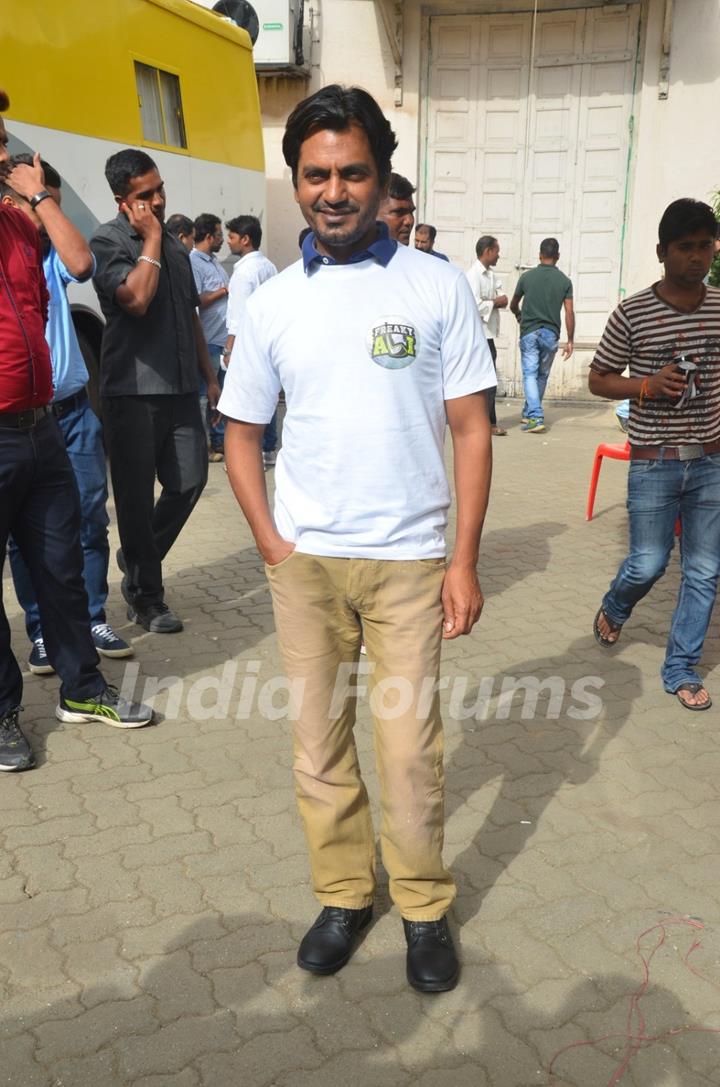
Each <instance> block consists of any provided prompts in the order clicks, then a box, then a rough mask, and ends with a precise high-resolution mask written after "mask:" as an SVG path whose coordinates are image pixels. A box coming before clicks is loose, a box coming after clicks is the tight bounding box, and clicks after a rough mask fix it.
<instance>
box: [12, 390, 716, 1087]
mask: <svg viewBox="0 0 720 1087" xmlns="http://www.w3.org/2000/svg"><path fill="white" fill-rule="evenodd" d="M517 407H518V406H517V404H507V403H504V402H503V403H502V404H501V410H500V414H501V416H502V418H503V420H504V421H505V422H506V423H508V424H511V425H512V429H511V433H510V435H509V436H508V437H507V438H502V439H496V441H495V453H496V471H495V484H494V491H493V497H492V508H491V513H490V516H489V520H488V525H487V531H486V536H485V542H484V546H483V553H482V562H481V567H482V583H483V587H484V590H485V593H486V597H487V605H486V612H485V615H484V617H483V620H482V623H481V625H480V626H479V627H478V628H477V630H476V633H475V634H473V636H472V637H469V638H465V639H461V640H459V641H457V642H453V643H451V644H449V645H448V646H447V647H446V651H445V654H444V668H443V674H444V675H445V676H446V677H447V678H448V689H447V690H446V691H445V692H444V695H443V697H444V699H445V706H446V720H447V744H446V747H447V760H446V761H447V784H448V804H447V808H448V811H447V857H448V859H449V861H450V862H451V863H452V867H453V869H454V871H455V873H456V876H457V879H458V883H459V888H460V893H459V897H458V900H457V905H456V908H455V911H454V923H455V926H456V931H457V934H458V940H459V944H460V946H461V951H462V957H463V962H464V971H463V976H462V981H461V984H460V985H459V987H458V988H457V990H456V991H455V992H453V993H451V994H447V995H443V996H437V997H431V996H430V997H429V996H425V997H421V996H420V995H418V994H415V993H413V992H411V991H409V990H408V989H407V987H406V984H405V981H404V954H403V941H402V934H401V928H400V923H399V920H398V918H397V915H396V914H395V913H394V912H393V911H392V910H391V908H390V904H389V901H388V897H387V891H386V886H383V888H382V890H381V894H380V895H379V900H378V904H377V906H378V908H377V913H376V921H375V923H374V925H373V927H372V928H371V930H370V931H369V933H368V935H367V938H366V939H365V941H364V943H363V944H362V946H361V947H360V949H359V950H358V952H357V954H356V956H355V957H354V959H353V960H352V962H351V963H350V965H349V966H348V967H347V968H346V969H345V970H343V971H342V972H341V973H340V974H339V975H337V976H335V977H333V978H327V979H318V978H314V977H310V976H308V975H306V974H304V973H302V972H301V971H299V970H298V969H297V968H296V966H295V965H294V952H295V948H296V944H297V940H298V938H299V937H300V936H301V935H302V933H303V932H304V930H305V928H306V926H307V925H308V923H309V922H310V921H311V919H312V918H313V917H314V915H315V913H316V905H315V903H314V900H313V899H312V896H311V895H310V893H309V891H308V886H307V868H306V860H305V852H304V845H303V839H302V835H301V832H300V829H299V826H298V821H297V818H296V814H295V807H294V800H293V792H292V784H291V776H290V743H289V739H288V731H287V722H286V721H284V720H283V719H282V718H281V717H280V718H279V719H276V720H272V719H269V717H270V716H271V715H272V706H273V705H275V706H277V707H279V712H282V703H283V695H282V691H276V692H275V695H274V701H273V699H272V697H271V696H272V685H270V686H268V682H269V681H271V680H272V678H273V677H274V676H276V675H278V674H279V673H280V671H281V670H280V667H279V661H278V656H277V650H276V646H275V640H274V636H273V622H272V616H271V611H270V603H269V596H268V591H267V588H266V585H265V582H264V579H263V575H262V570H261V566H260V563H259V561H258V558H257V555H256V553H255V551H254V550H253V547H252V545H251V541H250V537H249V534H248V531H247V529H246V527H245V524H244V522H243V520H242V517H241V516H240V514H239V512H238V510H237V509H236V507H235V504H234V501H233V499H232V497H231V495H230V493H229V489H228V486H227V480H226V476H225V474H224V472H223V471H222V466H220V465H213V466H211V468H210V472H211V478H210V483H209V485H208V488H207V491H206V493H205V495H204V497H203V500H202V502H201V504H200V506H199V508H198V510H197V511H196V513H195V514H194V516H193V519H192V521H191V523H190V525H189V527H188V529H187V531H186V532H185V534H184V536H183V537H182V539H181V541H180V543H179V544H178V546H177V547H176V549H175V551H174V552H173V555H172V561H171V562H170V563H169V564H168V567H167V590H168V598H169V600H170V601H171V603H172V604H173V605H174V606H175V607H176V608H177V610H178V611H179V612H180V613H181V614H182V615H183V616H184V618H185V620H186V629H185V632H184V633H183V634H180V635H177V636H173V637H161V636H157V635H155V636H153V635H147V634H143V635H141V636H139V637H137V636H136V633H137V630H138V629H139V628H135V627H128V626H127V625H125V624H124V620H123V611H122V608H121V606H120V598H119V592H118V574H117V572H116V571H113V574H112V579H113V580H112V595H111V609H110V611H111V616H110V617H111V619H112V621H113V622H115V623H116V624H117V625H118V627H120V628H121V629H123V631H124V633H126V634H127V635H132V636H133V638H134V644H135V649H136V655H137V656H136V660H137V662H138V664H139V666H140V669H141V674H140V676H139V677H138V679H137V686H136V693H138V694H140V693H142V690H143V689H144V684H145V680H146V679H147V677H159V678H165V679H168V677H173V676H174V677H176V679H175V681H172V679H170V682H171V683H174V685H173V686H172V687H171V689H170V691H169V692H168V691H165V692H164V693H161V694H160V695H159V696H158V698H157V701H156V705H157V708H158V709H159V710H161V711H162V712H163V713H164V714H165V718H164V719H161V720H160V722H159V724H158V727H157V728H153V729H146V730H143V731H138V732H135V733H132V732H130V733H123V732H120V731H117V730H114V729H112V728H108V727H106V726H103V725H99V724H97V725H84V726H76V727H75V726H61V725H58V723H57V722H56V721H55V719H54V717H53V713H52V709H53V706H54V697H55V689H56V688H55V681H54V679H53V678H52V677H51V678H49V679H45V680H39V679H37V678H34V677H31V676H28V678H27V685H26V692H25V700H24V701H25V707H26V709H25V714H24V724H25V727H26V729H27V730H28V733H29V735H30V738H31V740H32V743H33V746H34V748H35V750H36V752H37V754H38V768H37V769H36V770H34V771H32V772H30V773H27V774H23V775H12V776H11V775H4V776H3V780H2V781H1V782H0V787H1V788H2V790H3V799H2V813H3V815H2V822H1V824H0V834H1V836H2V852H1V853H0V865H1V869H0V871H1V875H2V880H1V882H0V902H1V903H2V905H1V906H0V997H1V999H2V1012H1V1013H0V1018H1V1020H2V1023H1V1026H0V1037H1V1038H2V1042H1V1044H0V1054H1V1057H0V1084H11V1085H12V1087H51V1085H52V1087H60V1085H63V1087H120V1085H122V1087H125V1085H130V1084H132V1085H133V1087H266V1085H274V1087H311V1085H312V1087H335V1085H337V1084H341V1085H342V1084H345V1085H349V1087H354V1085H355V1084H358V1085H359V1084H363V1085H367V1087H405V1085H410V1084H413V1085H418V1087H486V1085H487V1087H530V1085H534V1084H541V1085H542V1084H550V1083H554V1084H556V1087H561V1085H567V1087H569V1085H578V1087H605V1085H606V1084H608V1085H610V1084H616V1083H620V1084H622V1085H623V1087H624V1085H626V1084H627V1085H636V1087H696V1085H700V1084H704V1085H705V1084H713V1085H716V1084H717V1083H718V1082H719V1077H720V1072H719V1071H718V1069H719V1068H720V1033H709V1032H708V1033H701V1032H699V1029H698V1028H713V1029H714V1030H717V1031H720V987H719V986H720V928H719V925H720V868H719V866H718V863H717V855H718V847H719V845H720V806H719V805H718V786H717V781H718V775H719V772H720V753H719V752H718V743H717V725H718V714H719V713H720V668H718V664H719V662H720V656H719V652H720V643H719V642H718V638H717V627H716V626H715V627H714V628H713V631H712V635H713V636H712V637H711V638H710V639H709V642H708V644H707V646H706V658H705V663H706V664H707V667H708V672H709V678H708V683H709V686H710V688H711V690H714V691H715V695H716V699H717V703H718V708H717V709H715V708H714V709H712V710H711V711H710V712H709V713H704V714H690V713H688V712H686V711H682V710H681V709H680V708H679V707H678V705H677V703H676V702H675V701H674V700H673V699H672V698H670V697H669V696H668V695H666V694H664V693H663V691H662V689H661V687H660V683H659V679H658V669H659V666H660V662H661V658H662V653H663V643H664V640H665V637H666V632H667V627H668V621H669V616H670V610H671V605H672V601H673V598H674V594H675V592H676V588H677V564H676V562H674V563H673V567H672V570H671V571H670V573H669V574H668V576H667V577H666V578H665V580H664V582H662V583H661V584H660V585H659V586H657V587H656V589H655V591H654V592H653V593H652V595H651V597H650V598H649V599H648V600H647V601H646V602H645V604H644V605H643V606H642V607H641V609H639V610H638V612H637V615H636V617H635V618H634V619H633V620H632V621H631V623H630V624H628V626H627V627H626V630H625V631H624V632H623V638H622V644H621V647H619V648H618V649H617V650H615V651H612V652H611V653H606V652H603V651H602V650H600V649H599V648H598V647H597V646H596V645H595V642H594V641H593V638H592V635H591V633H590V626H591V621H592V617H593V614H594V612H595V610H596V608H597V606H598V602H599V599H600V596H601V594H602V592H603V591H604V589H605V588H606V585H607V583H608V581H609V579H610V577H611V575H612V574H613V573H614V571H615V568H616V565H617V562H618V560H619V559H620V558H621V556H622V554H623V548H624V533H625V513H624V507H623V491H624V480H625V474H626V473H625V467H624V465H622V464H619V463H617V462H612V463H611V462H606V464H605V467H604V468H603V472H602V476H601V481H600V493H599V498H598V516H597V518H596V519H595V520H594V521H593V522H592V523H591V524H586V523H585V521H584V520H583V513H584V503H585V492H586V488H587V482H588V477H589V472H590V463H591V458H592V453H593V450H594V447H595V445H596V444H597V443H598V442H599V441H601V440H611V441H615V440H622V438H621V435H620V434H619V432H618V431H615V430H614V429H613V426H612V415H611V413H610V412H609V410H607V409H605V408H602V407H601V408H598V409H597V410H596V409H583V408H576V409H575V408H567V407H566V408H563V409H562V410H561V409H559V408H554V409H551V411H550V413H549V414H550V419H551V421H552V423H553V425H552V427H551V428H550V429H549V430H548V432H547V433H546V434H545V435H543V436H540V435H526V434H522V433H520V431H519V429H518V424H519V419H518V411H517ZM4 590H5V598H6V600H7V601H8V605H9V610H10V611H11V613H12V614H13V616H14V619H13V628H14V634H15V645H16V646H17V647H19V649H20V650H21V652H22V653H23V654H24V653H25V649H26V646H25V642H24V636H23V634H22V629H21V624H20V622H19V618H18V616H17V609H16V606H15V605H14V604H13V603H12V600H13V597H12V591H11V588H10V587H9V586H8V584H7V583H6V584H5V585H4ZM223 672H224V682H220V681H221V680H222V677H223ZM107 673H108V675H109V676H110V677H112V679H113V681H115V682H117V683H121V682H122V681H123V679H124V680H125V682H126V684H128V683H130V682H131V681H132V678H133V675H134V673H133V672H127V673H125V672H124V668H123V666H122V663H121V662H115V663H111V664H110V665H109V667H108V668H107ZM509 677H534V678H535V679H536V680H537V681H540V682H544V681H548V683H547V684H546V686H545V687H544V689H543V690H542V691H541V692H540V697H539V699H538V700H537V704H536V705H535V706H533V701H534V696H532V692H531V693H530V695H528V694H527V693H526V691H524V690H522V689H521V690H519V691H518V692H517V693H516V694H515V696H514V698H512V693H511V691H512V686H513V681H512V679H509ZM593 677H595V678H593ZM213 680H214V681H215V682H214V684H213V682H212V681H213ZM503 683H504V684H505V692H506V693H505V698H504V699H503V697H502V690H503ZM213 688H214V689H213ZM508 689H510V694H508ZM511 700H512V704H511ZM269 710H270V713H268V711H269ZM262 711H264V712H262ZM276 716H277V715H276ZM358 731H359V739H360V745H361V748H362V758H363V764H364V766H365V767H366V771H367V777H368V780H369V781H370V783H371V788H372V791H373V795H375V793H376V779H375V774H374V770H373V765H372V743H371V735H370V730H369V725H368V716H367V713H366V711H365V710H363V712H362V714H361V721H360V725H359V728H358ZM674 919H675V921H677V923H675V921H674ZM677 919H680V920H677ZM683 919H684V920H683ZM688 919H696V920H695V921H692V920H691V921H688ZM660 925H664V926H665V929H661V928H658V927H654V926H660ZM701 925H702V926H703V927H702V928H700V927H699V926H701ZM694 926H698V927H694ZM646 930H653V931H651V932H650V933H649V935H646V936H645V937H644V938H643V939H642V941H641V946H642V948H643V949H644V954H645V957H646V958H647V957H648V956H649V954H650V951H651V950H652V948H653V946H654V945H655V943H656V942H657V941H659V940H661V939H662V937H663V935H665V942H664V944H663V945H662V946H661V947H660V948H659V949H658V951H657V953H656V955H655V957H654V958H653V960H652V963H651V967H650V984H649V987H648V989H647V994H646V995H645V996H644V997H643V998H642V1000H641V1001H640V1002H639V1004H638V1003H637V1002H635V1003H633V995H634V994H636V995H637V994H638V992H640V987H641V984H642V982H643V976H644V975H643V966H642V963H641V961H640V959H639V958H638V955H637V953H636V940H637V939H638V938H639V937H640V935H641V934H642V933H643V932H645V931H646ZM696 939H699V940H700V941H701V945H700V946H699V947H697V948H695V949H694V950H693V951H692V956H691V958H690V959H689V961H688V963H687V964H686V963H685V962H684V959H685V956H686V955H687V953H688V951H689V950H690V949H691V948H692V947H693V942H694V941H695V940H696ZM691 968H692V970H691ZM692 971H695V973H693V972H692ZM699 975H702V976H699ZM683 1028H685V1029H683ZM677 1032H680V1033H677ZM608 1035H610V1037H607V1036H608ZM628 1035H631V1036H632V1037H633V1038H634V1041H632V1040H631V1041H628ZM598 1039H602V1040H598ZM643 1039H655V1040H643ZM573 1043H586V1044H585V1045H576V1046H575V1048H570V1049H566V1050H565V1052H564V1053H562V1054H561V1055H560V1056H559V1057H558V1058H557V1059H556V1062H555V1065H554V1072H555V1076H554V1078H553V1077H552V1076H551V1075H550V1073H549V1071H548V1069H549V1065H550V1062H551V1061H552V1058H553V1056H554V1055H555V1054H556V1053H558V1051H560V1050H561V1049H563V1047H567V1046H572V1045H573ZM588 1043H589V1044H588Z"/></svg>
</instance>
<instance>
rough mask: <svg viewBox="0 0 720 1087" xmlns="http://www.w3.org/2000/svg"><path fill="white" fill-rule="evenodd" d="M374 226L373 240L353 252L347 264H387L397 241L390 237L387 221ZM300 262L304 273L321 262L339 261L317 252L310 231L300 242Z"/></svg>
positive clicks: (332, 262) (335, 262)
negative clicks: (361, 262)
mask: <svg viewBox="0 0 720 1087" xmlns="http://www.w3.org/2000/svg"><path fill="white" fill-rule="evenodd" d="M375 226H376V227H377V235H376V238H375V241H374V242H371V243H370V245H369V246H368V247H367V249H362V250H361V251H360V252H359V253H353V255H352V256H351V257H350V258H349V260H348V261H347V262H346V263H347V264H359V262H360V261H361V260H375V261H377V263H378V264H381V265H382V266H383V268H386V267H387V266H388V264H389V263H390V261H391V260H392V258H393V257H394V255H395V252H396V250H397V245H398V243H397V242H396V241H395V240H394V238H391V237H390V232H389V230H388V228H387V223H381V222H378V223H376V224H375ZM302 262H303V268H304V269H305V273H306V274H309V273H310V272H311V271H314V270H315V269H316V268H317V267H319V265H321V264H338V263H339V262H338V261H336V260H334V258H333V257H327V256H323V254H322V253H318V251H317V249H316V248H315V234H314V233H313V232H312V231H311V232H310V233H309V234H308V235H307V237H306V238H305V240H304V241H303V244H302Z"/></svg>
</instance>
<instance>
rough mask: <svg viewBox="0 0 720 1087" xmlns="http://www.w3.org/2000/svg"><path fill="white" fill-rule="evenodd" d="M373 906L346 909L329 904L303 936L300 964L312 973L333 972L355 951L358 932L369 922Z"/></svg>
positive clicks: (299, 951)
mask: <svg viewBox="0 0 720 1087" xmlns="http://www.w3.org/2000/svg"><path fill="white" fill-rule="evenodd" d="M371 918H372V906H366V907H365V909H364V910H345V909H341V908H340V907H339V906H326V907H325V909H324V910H323V911H322V913H321V914H320V916H319V917H318V919H317V921H316V922H315V924H314V925H313V927H312V928H311V929H309V930H308V931H307V932H306V933H305V935H304V936H303V938H302V942H301V944H300V947H299V948H298V954H297V964H298V966H299V967H301V968H302V969H303V970H309V971H310V973H311V974H334V973H335V971H336V970H340V968H341V967H343V966H344V965H345V963H346V962H347V961H348V959H349V958H350V956H351V955H352V953H353V951H354V944H355V936H356V935H357V933H358V932H361V931H362V930H363V929H364V928H365V927H366V926H367V925H369V924H370V920H371Z"/></svg>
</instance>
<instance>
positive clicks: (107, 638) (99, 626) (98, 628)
mask: <svg viewBox="0 0 720 1087" xmlns="http://www.w3.org/2000/svg"><path fill="white" fill-rule="evenodd" d="M92 631H93V634H94V635H95V637H96V638H101V639H102V640H103V641H104V642H113V641H115V631H114V630H113V629H112V627H111V626H109V625H108V624H107V623H96V624H95V625H94V627H93V628H92Z"/></svg>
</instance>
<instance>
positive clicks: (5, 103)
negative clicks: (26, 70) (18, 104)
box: [0, 90, 10, 113]
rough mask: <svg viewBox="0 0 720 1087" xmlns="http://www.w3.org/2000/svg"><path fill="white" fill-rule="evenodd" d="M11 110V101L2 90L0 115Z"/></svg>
mask: <svg viewBox="0 0 720 1087" xmlns="http://www.w3.org/2000/svg"><path fill="white" fill-rule="evenodd" d="M9 109H10V99H9V98H8V93H7V91H2V90H0V113H5V112H6V111H7V110H9Z"/></svg>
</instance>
